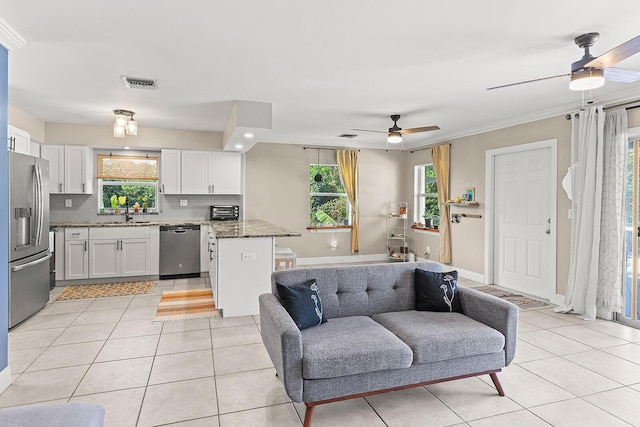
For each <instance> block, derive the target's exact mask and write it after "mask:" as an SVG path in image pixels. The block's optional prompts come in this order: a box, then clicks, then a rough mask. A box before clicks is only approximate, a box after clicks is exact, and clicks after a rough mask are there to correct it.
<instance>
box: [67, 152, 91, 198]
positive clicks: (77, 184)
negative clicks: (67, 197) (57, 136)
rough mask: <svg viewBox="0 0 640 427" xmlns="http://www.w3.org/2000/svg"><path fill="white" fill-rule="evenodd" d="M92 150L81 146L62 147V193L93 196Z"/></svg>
mask: <svg viewBox="0 0 640 427" xmlns="http://www.w3.org/2000/svg"><path fill="white" fill-rule="evenodd" d="M92 155H93V150H92V149H91V147H86V146H82V145H65V146H64V192H65V193H67V194H93V159H92V158H91V156H92Z"/></svg>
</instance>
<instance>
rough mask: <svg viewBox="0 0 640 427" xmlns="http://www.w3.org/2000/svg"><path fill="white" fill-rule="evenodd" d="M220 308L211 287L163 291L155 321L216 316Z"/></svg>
mask: <svg viewBox="0 0 640 427" xmlns="http://www.w3.org/2000/svg"><path fill="white" fill-rule="evenodd" d="M217 315H218V310H217V309H216V303H215V301H214V300H213V291H212V290H211V289H189V290H182V291H165V292H163V293H162V298H160V303H159V304H158V310H157V311H156V317H155V318H154V319H153V321H154V322H166V321H171V320H189V319H199V318H203V317H216V316H217Z"/></svg>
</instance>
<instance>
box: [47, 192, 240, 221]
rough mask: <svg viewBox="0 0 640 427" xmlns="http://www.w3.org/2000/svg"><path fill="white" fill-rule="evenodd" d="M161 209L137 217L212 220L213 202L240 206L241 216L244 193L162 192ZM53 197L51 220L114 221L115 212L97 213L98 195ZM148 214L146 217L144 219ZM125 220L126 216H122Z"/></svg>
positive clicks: (62, 195) (51, 198) (51, 197)
mask: <svg viewBox="0 0 640 427" xmlns="http://www.w3.org/2000/svg"><path fill="white" fill-rule="evenodd" d="M159 196H160V203H159V209H158V210H159V212H158V214H157V215H155V214H153V215H148V214H142V213H139V214H137V215H135V218H136V219H137V220H139V221H144V220H145V219H146V218H149V219H150V220H152V221H157V220H160V221H161V220H181V219H185V220H186V219H198V220H204V219H209V206H211V205H240V218H242V217H243V215H242V196H240V195H185V194H183V195H168V196H165V195H163V194H159ZM49 197H50V199H49V200H50V213H49V221H50V222H52V223H61V222H91V223H97V222H111V221H114V217H113V216H112V215H99V214H98V195H97V194H91V195H83V194H52V195H50V196H49ZM67 199H71V207H70V208H67V207H65V200H67ZM180 200H187V204H188V206H180ZM145 217H146V218H145ZM123 221H124V219H123Z"/></svg>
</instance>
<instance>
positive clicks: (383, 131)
mask: <svg viewBox="0 0 640 427" xmlns="http://www.w3.org/2000/svg"><path fill="white" fill-rule="evenodd" d="M351 130H355V131H357V132H377V133H388V132H387V131H386V130H371V129H351Z"/></svg>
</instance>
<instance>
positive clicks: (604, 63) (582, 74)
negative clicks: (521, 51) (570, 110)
mask: <svg viewBox="0 0 640 427" xmlns="http://www.w3.org/2000/svg"><path fill="white" fill-rule="evenodd" d="M598 38H600V33H587V34H583V35H581V36H578V37H576V38H575V39H574V42H575V43H576V44H577V45H578V47H580V49H584V55H583V56H582V58H581V59H580V60H578V61H576V62H574V63H573V64H571V73H569V74H559V75H557V76H550V77H542V78H540V79H533V80H526V81H522V82H517V83H510V84H506V85H501V86H495V87H490V88H487V90H493V89H501V88H504V87H510V86H517V85H521V84H525V83H532V82H539V81H541V80H549V79H555V78H557V77H567V76H569V77H571V83H569V89H571V90H590V89H596V88H599V87H601V86H602V85H604V81H605V80H609V81H612V82H622V83H633V82H635V81H636V80H640V72H638V71H634V70H626V69H623V68H614V67H612V65H615V64H617V63H618V62H620V61H622V60H624V59H627V58H628V57H630V56H632V55H635V54H636V53H638V52H640V36H636V37H634V38H632V39H631V40H627V41H626V42H624V43H622V44H621V45H620V46H617V47H614V48H613V49H611V50H610V51H608V52H607V53H605V54H603V55H600V56H598V57H594V56H593V55H591V53H590V52H589V49H590V48H591V46H593V45H594V44H595V43H596V41H598Z"/></svg>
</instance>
